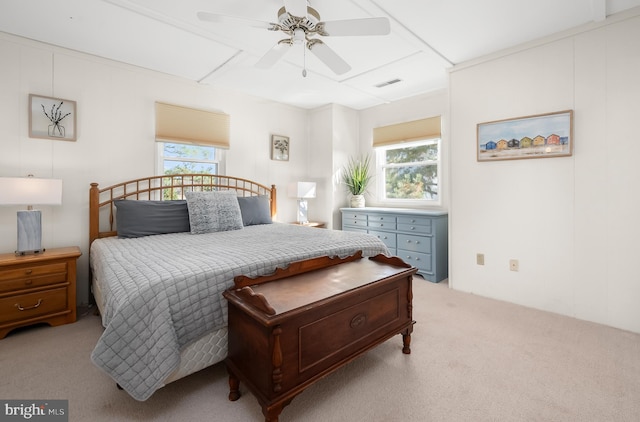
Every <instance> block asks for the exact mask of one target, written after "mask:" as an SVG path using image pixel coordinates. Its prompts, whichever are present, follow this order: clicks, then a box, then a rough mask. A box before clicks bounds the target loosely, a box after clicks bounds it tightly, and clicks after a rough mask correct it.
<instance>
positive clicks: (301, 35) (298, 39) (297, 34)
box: [293, 28, 306, 44]
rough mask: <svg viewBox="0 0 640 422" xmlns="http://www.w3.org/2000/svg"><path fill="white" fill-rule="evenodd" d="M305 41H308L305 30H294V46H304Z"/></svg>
mask: <svg viewBox="0 0 640 422" xmlns="http://www.w3.org/2000/svg"><path fill="white" fill-rule="evenodd" d="M305 39H306V33H305V32H304V29H300V28H297V29H294V30H293V43H294V44H302V43H303V42H304V40H305Z"/></svg>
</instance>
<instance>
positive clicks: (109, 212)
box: [89, 174, 277, 245]
mask: <svg viewBox="0 0 640 422" xmlns="http://www.w3.org/2000/svg"><path fill="white" fill-rule="evenodd" d="M212 190H235V191H236V192H237V194H238V196H256V195H266V196H269V198H270V200H271V216H272V217H274V216H275V214H276V210H277V208H276V186H275V185H271V187H270V188H269V187H267V186H265V185H261V184H260V183H256V182H253V181H251V180H247V179H241V178H238V177H231V176H220V175H216V174H174V175H166V176H151V177H145V178H142V179H135V180H129V181H126V182H122V183H118V184H117V185H113V186H109V187H106V188H102V189H101V188H99V187H98V184H97V183H91V188H90V189H89V245H91V243H93V241H94V240H96V239H99V238H102V237H110V236H117V234H118V233H117V231H116V230H115V229H114V227H115V223H116V214H115V212H114V209H115V204H114V203H113V201H115V200H117V199H131V200H157V201H159V200H175V199H185V196H184V193H185V192H189V191H212ZM101 219H102V220H101Z"/></svg>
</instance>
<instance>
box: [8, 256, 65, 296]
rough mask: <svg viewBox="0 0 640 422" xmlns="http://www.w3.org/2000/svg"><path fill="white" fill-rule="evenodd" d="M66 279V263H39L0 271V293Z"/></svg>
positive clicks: (62, 281)
mask: <svg viewBox="0 0 640 422" xmlns="http://www.w3.org/2000/svg"><path fill="white" fill-rule="evenodd" d="M65 281H67V263H66V262H61V263H57V264H49V265H39V266H35V267H26V268H20V269H17V270H9V271H4V272H1V273H0V294H1V293H5V292H13V291H16V290H21V289H31V288H34V287H41V286H48V285H50V284H57V283H64V282H65Z"/></svg>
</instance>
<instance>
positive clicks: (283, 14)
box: [198, 0, 390, 77]
mask: <svg viewBox="0 0 640 422" xmlns="http://www.w3.org/2000/svg"><path fill="white" fill-rule="evenodd" d="M198 18H199V19H200V20H202V21H206V22H213V23H227V24H233V25H244V26H250V27H254V28H262V29H267V30H269V31H281V32H283V33H285V34H286V38H283V39H281V40H280V41H278V43H277V44H276V45H275V46H273V48H272V49H271V50H269V51H268V52H267V53H266V54H265V55H264V56H262V58H261V59H260V60H259V61H258V62H257V63H256V66H257V67H260V68H269V67H271V66H273V65H274V64H275V63H276V62H277V61H278V60H280V59H281V58H282V57H283V56H284V54H285V53H286V52H287V51H288V48H289V47H292V46H293V45H299V44H301V45H304V46H305V51H306V49H308V50H309V51H311V53H313V54H314V55H315V56H316V57H317V58H318V59H320V61H322V62H323V63H324V64H325V65H327V67H329V69H331V70H332V71H333V72H334V73H335V74H337V75H342V74H343V73H346V72H348V71H349V70H351V66H349V64H348V63H347V62H346V61H344V60H343V59H342V58H341V57H340V56H339V55H338V54H337V53H336V52H335V51H333V50H332V49H331V48H329V46H327V45H326V44H325V43H324V42H323V41H322V40H321V39H319V38H316V36H323V37H329V36H331V37H333V36H362V35H387V34H389V32H390V26H389V19H387V18H363V19H346V20H337V21H322V20H321V19H320V14H319V13H318V11H317V10H316V9H314V8H312V7H311V6H308V5H307V0H284V7H281V8H280V10H278V22H277V23H272V22H263V21H257V20H252V19H245V18H240V17H233V16H227V15H220V14H216V13H209V12H198ZM302 76H305V77H306V76H307V70H306V63H305V67H304V68H303V70H302Z"/></svg>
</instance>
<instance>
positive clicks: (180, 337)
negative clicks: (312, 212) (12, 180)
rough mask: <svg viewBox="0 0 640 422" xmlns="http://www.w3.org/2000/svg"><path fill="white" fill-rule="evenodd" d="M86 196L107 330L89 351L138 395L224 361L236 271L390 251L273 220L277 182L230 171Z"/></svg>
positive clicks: (152, 180) (94, 283)
mask: <svg viewBox="0 0 640 422" xmlns="http://www.w3.org/2000/svg"><path fill="white" fill-rule="evenodd" d="M89 196H90V200H89V214H90V218H89V220H90V222H89V226H90V227H89V235H90V253H89V257H90V271H91V291H92V293H93V296H94V298H95V301H96V305H97V307H98V309H99V311H100V316H101V319H102V325H103V326H104V332H103V334H102V336H101V337H100V339H99V340H98V343H97V344H96V346H95V348H94V350H93V352H92V354H91V359H92V361H93V363H94V364H96V365H97V366H98V367H99V368H100V369H102V370H103V371H105V372H106V373H107V374H108V375H110V376H111V377H112V378H113V379H114V380H115V381H116V382H117V383H118V385H119V386H120V387H122V388H123V389H124V390H126V391H127V393H129V394H130V395H131V396H132V397H133V398H135V399H136V400H141V401H143V400H146V399H148V398H149V397H150V396H151V395H152V394H153V393H154V392H155V391H156V390H157V389H159V388H161V387H162V386H164V385H166V384H168V383H170V382H173V381H175V380H178V379H180V378H182V377H184V376H187V375H189V374H191V373H194V372H196V371H199V370H201V369H203V368H205V367H208V366H210V365H213V364H215V363H217V362H220V361H222V360H223V359H224V358H225V357H226V353H227V327H226V325H227V319H226V318H227V307H226V306H227V304H226V301H225V300H224V299H223V297H222V292H223V291H224V290H226V289H228V288H229V287H231V286H233V279H234V277H236V276H238V275H246V276H250V277H256V276H260V275H265V274H270V273H273V272H274V271H275V269H276V268H278V267H286V266H287V265H289V264H290V263H291V262H294V261H299V260H303V259H308V258H313V257H318V256H326V255H328V256H341V257H343V256H347V255H352V254H353V253H355V252H357V251H362V252H363V255H364V256H374V255H377V254H380V253H383V254H388V250H387V248H386V246H385V245H384V244H383V243H382V242H381V241H380V240H379V239H378V238H376V237H375V236H372V235H368V234H363V233H356V232H342V231H335V230H325V229H317V228H310V227H304V226H299V225H294V224H284V223H278V222H276V221H275V215H276V211H277V207H276V188H275V186H271V187H268V186H266V185H262V184H259V183H256V182H253V181H250V180H246V179H241V178H236V177H230V176H218V175H172V176H154V177H148V178H142V179H136V180H132V181H127V182H123V183H119V184H116V185H113V186H109V187H106V188H100V187H99V185H98V184H97V183H92V184H91V188H90V195H89ZM185 213H186V214H185ZM185 215H186V219H187V221H186V223H185ZM118 217H119V218H120V219H118Z"/></svg>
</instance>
